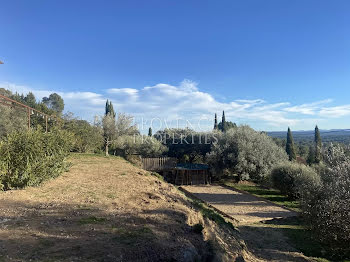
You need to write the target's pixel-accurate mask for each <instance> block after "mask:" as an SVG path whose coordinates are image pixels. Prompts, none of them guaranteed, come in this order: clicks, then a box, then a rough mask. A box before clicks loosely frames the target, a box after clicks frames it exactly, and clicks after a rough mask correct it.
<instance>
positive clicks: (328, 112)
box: [320, 105, 350, 118]
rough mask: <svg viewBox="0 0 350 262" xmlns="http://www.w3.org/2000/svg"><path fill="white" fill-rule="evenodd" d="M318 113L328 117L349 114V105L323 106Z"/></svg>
mask: <svg viewBox="0 0 350 262" xmlns="http://www.w3.org/2000/svg"><path fill="white" fill-rule="evenodd" d="M320 115H321V116H323V117H328V118H339V117H343V116H348V115H350V105H344V106H334V107H324V108H322V109H321V110H320Z"/></svg>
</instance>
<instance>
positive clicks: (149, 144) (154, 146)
mask: <svg viewBox="0 0 350 262" xmlns="http://www.w3.org/2000/svg"><path fill="white" fill-rule="evenodd" d="M112 149H114V151H115V152H116V153H115V154H117V155H121V156H123V157H126V156H127V155H133V154H137V155H141V156H142V157H159V156H161V155H162V154H163V153H164V152H166V151H167V148H166V146H164V145H163V144H162V143H161V142H160V141H158V140H157V139H155V138H153V137H149V136H141V135H134V136H130V135H123V136H120V137H118V138H117V139H116V140H115V141H114V142H113V144H112Z"/></svg>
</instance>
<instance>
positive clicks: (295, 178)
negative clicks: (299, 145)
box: [271, 162, 321, 199]
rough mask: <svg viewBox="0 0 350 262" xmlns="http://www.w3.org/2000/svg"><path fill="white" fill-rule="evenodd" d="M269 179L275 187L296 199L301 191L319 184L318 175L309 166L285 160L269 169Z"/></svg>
mask: <svg viewBox="0 0 350 262" xmlns="http://www.w3.org/2000/svg"><path fill="white" fill-rule="evenodd" d="M271 180H272V183H273V185H274V187H275V188H277V189H279V190H280V191H281V193H282V194H284V195H287V196H288V197H289V198H290V199H298V198H299V196H300V194H301V192H302V191H304V192H303V193H304V194H305V190H308V189H309V188H310V187H313V186H316V185H318V186H319V185H320V184H321V178H320V176H319V175H318V174H317V173H316V172H315V171H314V170H313V169H312V168H310V167H307V166H305V165H301V164H297V163H290V162H286V163H283V164H280V165H278V166H276V167H275V168H274V169H273V170H272V171H271Z"/></svg>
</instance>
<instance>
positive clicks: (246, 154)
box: [208, 126, 288, 181]
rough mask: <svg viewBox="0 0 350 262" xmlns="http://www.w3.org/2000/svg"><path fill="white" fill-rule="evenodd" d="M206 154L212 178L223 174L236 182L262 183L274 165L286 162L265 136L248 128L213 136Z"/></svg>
mask: <svg viewBox="0 0 350 262" xmlns="http://www.w3.org/2000/svg"><path fill="white" fill-rule="evenodd" d="M215 136H216V140H217V142H216V143H213V145H212V148H211V152H210V153H209V154H208V162H209V163H210V165H211V166H212V167H213V170H214V176H217V177H220V176H221V175H222V174H223V173H224V172H225V171H227V172H229V173H231V174H236V175H238V179H239V180H247V179H251V180H256V181H261V180H263V179H264V178H265V177H266V176H267V175H268V174H269V172H270V170H271V169H272V168H273V167H274V166H275V165H276V164H278V163H280V162H283V161H285V160H288V156H287V154H286V152H285V151H284V150H283V149H282V148H281V147H279V146H277V145H276V143H275V142H274V141H273V140H272V138H270V137H268V136H267V135H266V134H265V133H261V132H257V131H255V130H254V129H252V128H250V127H249V126H239V127H237V128H232V129H229V130H227V132H225V133H222V132H218V133H216V134H215Z"/></svg>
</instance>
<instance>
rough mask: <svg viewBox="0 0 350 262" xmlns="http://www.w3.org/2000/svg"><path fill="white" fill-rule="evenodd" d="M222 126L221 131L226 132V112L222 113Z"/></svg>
mask: <svg viewBox="0 0 350 262" xmlns="http://www.w3.org/2000/svg"><path fill="white" fill-rule="evenodd" d="M221 123H222V126H221V131H222V132H226V118H225V111H222V120H221Z"/></svg>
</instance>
